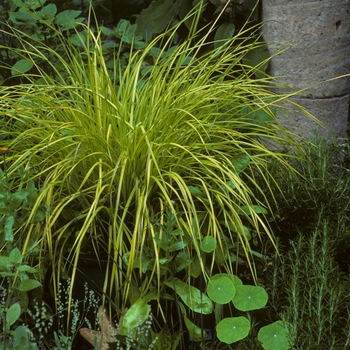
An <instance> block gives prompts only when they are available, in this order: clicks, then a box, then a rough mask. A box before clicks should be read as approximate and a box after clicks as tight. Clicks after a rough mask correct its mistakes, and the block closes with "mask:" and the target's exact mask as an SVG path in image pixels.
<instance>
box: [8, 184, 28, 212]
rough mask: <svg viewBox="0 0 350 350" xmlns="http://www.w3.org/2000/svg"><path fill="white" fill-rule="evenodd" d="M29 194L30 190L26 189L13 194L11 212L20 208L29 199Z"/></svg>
mask: <svg viewBox="0 0 350 350" xmlns="http://www.w3.org/2000/svg"><path fill="white" fill-rule="evenodd" d="M29 192H30V191H29V190H28V189H26V188H24V189H22V190H18V191H16V192H15V193H13V194H12V196H11V199H10V203H9V208H10V210H13V209H17V208H19V207H20V206H21V204H22V202H23V201H24V200H25V199H26V198H27V197H28V195H29Z"/></svg>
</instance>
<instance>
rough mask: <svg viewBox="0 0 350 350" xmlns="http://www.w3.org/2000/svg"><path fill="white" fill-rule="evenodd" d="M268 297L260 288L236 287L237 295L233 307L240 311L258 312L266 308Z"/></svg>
mask: <svg viewBox="0 0 350 350" xmlns="http://www.w3.org/2000/svg"><path fill="white" fill-rule="evenodd" d="M267 299H268V295H267V293H266V291H265V289H264V288H262V287H259V286H249V285H241V286H236V295H235V297H234V298H233V300H232V303H233V305H234V306H235V308H236V309H238V310H240V311H251V310H258V309H261V308H263V307H264V306H266V303H267Z"/></svg>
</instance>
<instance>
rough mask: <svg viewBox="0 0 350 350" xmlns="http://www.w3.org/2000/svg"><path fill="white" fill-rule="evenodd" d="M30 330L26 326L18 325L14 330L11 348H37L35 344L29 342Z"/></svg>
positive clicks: (30, 349) (26, 349)
mask: <svg viewBox="0 0 350 350" xmlns="http://www.w3.org/2000/svg"><path fill="white" fill-rule="evenodd" d="M30 335H31V332H30V331H29V329H28V327H27V326H24V325H20V326H18V327H16V329H15V330H14V336H13V349H25V350H37V349H38V348H37V346H36V345H34V344H33V343H31V345H29V342H30Z"/></svg>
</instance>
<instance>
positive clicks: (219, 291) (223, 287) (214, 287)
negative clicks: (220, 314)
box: [207, 276, 236, 304]
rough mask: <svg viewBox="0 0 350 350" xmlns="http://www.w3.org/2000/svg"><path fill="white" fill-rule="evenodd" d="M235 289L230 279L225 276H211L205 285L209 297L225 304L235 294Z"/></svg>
mask: <svg viewBox="0 0 350 350" xmlns="http://www.w3.org/2000/svg"><path fill="white" fill-rule="evenodd" d="M235 293H236V289H235V286H234V284H233V282H232V280H231V279H229V278H227V277H220V278H215V276H214V278H211V279H210V280H209V282H208V286H207V294H208V296H209V298H210V299H211V300H213V301H215V302H216V303H218V304H227V303H229V302H230V301H231V300H232V299H233V297H234V296H235Z"/></svg>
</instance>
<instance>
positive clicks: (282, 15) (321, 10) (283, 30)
mask: <svg viewBox="0 0 350 350" xmlns="http://www.w3.org/2000/svg"><path fill="white" fill-rule="evenodd" d="M262 20H263V21H264V22H266V23H265V25H264V27H263V37H264V39H265V40H266V41H267V42H268V44H269V53H270V55H274V54H276V53H278V52H279V51H280V50H282V49H284V48H285V50H284V51H283V52H282V53H280V54H278V55H276V56H274V57H273V58H272V61H271V63H270V66H269V73H270V74H271V75H273V76H275V77H279V81H280V83H281V84H285V86H284V87H281V88H280V89H279V90H280V91H281V92H284V93H285V92H291V90H290V89H289V88H292V89H297V90H300V89H302V90H303V89H304V90H303V91H301V92H300V93H299V94H298V96H297V97H295V98H293V101H295V102H297V103H299V104H301V105H302V106H303V107H305V108H306V109H307V110H308V111H309V112H310V113H311V114H313V115H314V116H315V117H317V118H318V119H319V120H320V121H321V122H323V123H324V124H325V126H326V127H327V128H323V127H320V126H319V125H318V124H317V123H313V122H310V120H309V119H307V118H306V117H304V116H302V113H300V112H299V111H296V112H292V113H291V114H290V115H291V121H290V123H291V125H290V126H291V127H292V128H293V129H294V130H295V131H296V132H297V133H298V134H300V135H301V136H306V137H307V136H310V135H312V134H313V133H314V131H315V130H317V132H318V134H320V135H322V136H330V135H335V136H336V137H340V138H341V137H344V136H345V135H346V127H347V122H348V114H349V97H350V76H347V77H345V78H342V79H336V80H333V81H331V82H327V83H322V84H320V83H321V82H324V81H325V80H327V79H332V78H334V77H337V76H341V75H344V74H349V73H350V0H332V1H331V0H318V1H315V0H313V1H311V0H262ZM310 86H312V87H311V88H310V89H307V88H308V87H310Z"/></svg>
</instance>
